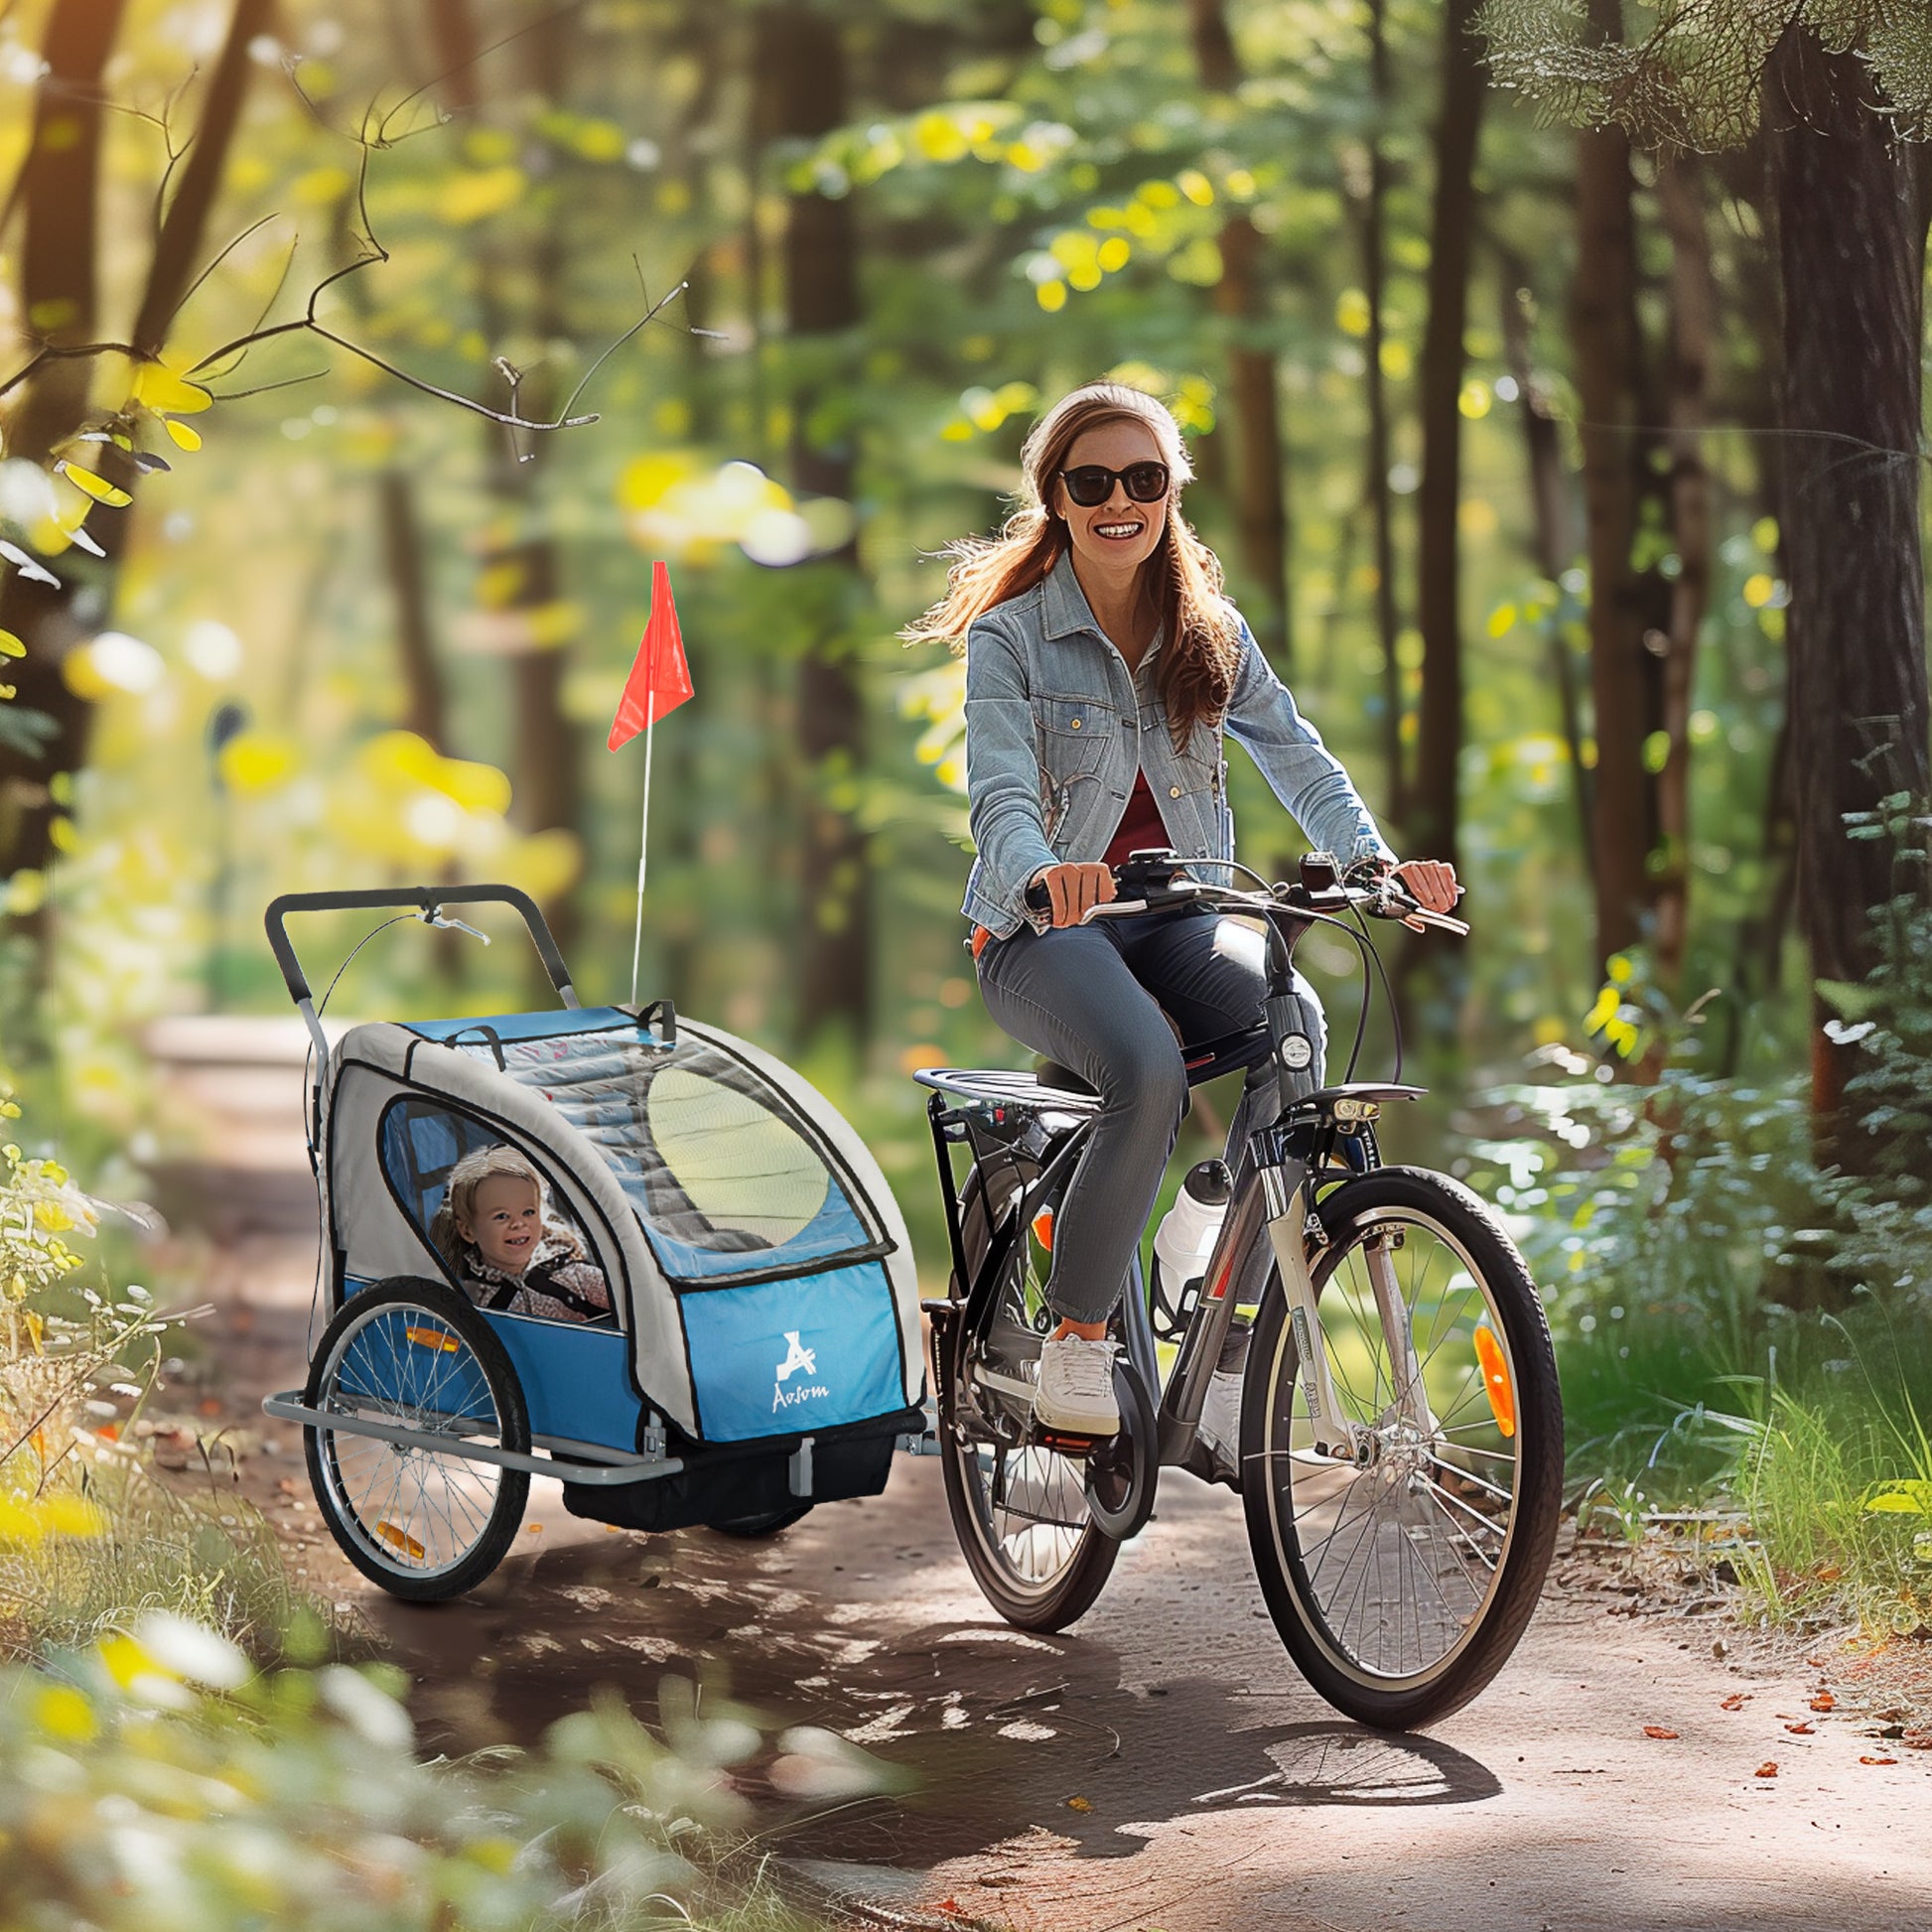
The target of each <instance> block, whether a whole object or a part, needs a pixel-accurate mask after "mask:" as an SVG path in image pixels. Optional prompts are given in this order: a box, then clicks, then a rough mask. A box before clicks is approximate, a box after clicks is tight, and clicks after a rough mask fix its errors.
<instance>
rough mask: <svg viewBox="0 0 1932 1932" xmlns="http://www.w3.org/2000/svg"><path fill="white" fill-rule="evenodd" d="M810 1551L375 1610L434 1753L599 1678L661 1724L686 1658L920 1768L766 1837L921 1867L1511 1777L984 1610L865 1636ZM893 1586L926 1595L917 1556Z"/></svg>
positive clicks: (489, 1734)
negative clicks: (670, 1677) (902, 1787)
mask: <svg viewBox="0 0 1932 1932" xmlns="http://www.w3.org/2000/svg"><path fill="white" fill-rule="evenodd" d="M839 1507H840V1506H838V1505H834V1506H833V1508H832V1510H830V1511H824V1512H820V1513H821V1514H828V1515H829V1514H835V1513H836V1511H837V1510H838V1508H839ZM797 1534H799V1533H798V1532H794V1535H797ZM833 1540H834V1541H836V1531H834V1532H833ZM808 1554H809V1553H808V1552H807V1551H806V1550H804V1549H802V1548H801V1549H800V1551H799V1552H798V1556H797V1558H796V1559H794V1556H793V1553H792V1551H791V1549H790V1547H789V1544H788V1541H787V1540H781V1541H778V1542H774V1543H772V1544H770V1545H768V1546H764V1547H761V1548H758V1549H748V1548H747V1546H746V1545H744V1544H743V1543H734V1542H731V1541H729V1540H727V1539H725V1538H722V1537H717V1536H713V1535H711V1534H710V1533H708V1532H703V1531H692V1532H685V1533H682V1534H680V1535H678V1536H675V1537H664V1538H653V1539H650V1540H649V1541H648V1542H638V1541H635V1540H633V1539H630V1538H627V1537H626V1538H616V1537H614V1538H612V1539H611V1540H610V1543H609V1545H608V1547H607V1546H606V1545H605V1544H604V1543H603V1542H601V1541H598V1542H590V1543H581V1544H575V1545H571V1546H567V1547H564V1548H558V1549H553V1550H549V1551H546V1552H544V1553H543V1554H542V1555H541V1556H539V1557H536V1558H535V1559H534V1560H532V1559H529V1558H523V1559H520V1560H516V1561H512V1562H510V1563H508V1564H506V1565H505V1566H504V1567H503V1569H502V1570H501V1571H499V1572H498V1573H497V1575H496V1576H495V1577H493V1578H492V1579H491V1580H490V1581H489V1582H488V1583H487V1584H485V1585H484V1586H483V1587H482V1588H480V1589H478V1590H476V1591H474V1592H473V1593H472V1594H471V1595H470V1596H468V1597H466V1598H463V1599H460V1600H459V1601H457V1602H454V1603H449V1604H443V1605H437V1606H433V1607H423V1606H412V1605H407V1604H402V1603H396V1602H393V1601H388V1600H383V1601H380V1602H378V1603H376V1604H374V1605H372V1606H371V1613H372V1615H373V1616H374V1617H375V1619H376V1621H377V1622H378V1624H379V1625H380V1626H381V1628H382V1629H383V1631H384V1633H385V1634H386V1635H387V1637H388V1638H389V1640H390V1642H391V1644H392V1645H393V1646H394V1654H395V1656H396V1660H397V1661H398V1662H400V1663H402V1664H403V1665H405V1667H408V1668H410V1669H411V1670H412V1671H413V1672H415V1673H416V1674H417V1676H418V1679H419V1685H420V1688H419V1691H418V1694H417V1697H416V1700H415V1702H416V1709H417V1714H418V1718H419V1721H420V1723H421V1725H422V1726H423V1732H424V1742H425V1743H426V1744H427V1745H430V1746H432V1747H435V1748H440V1749H444V1750H449V1751H452V1752H456V1751H461V1750H465V1749H469V1748H472V1747H474V1746H476V1745H480V1744H483V1743H495V1742H505V1741H509V1742H529V1741H532V1740H533V1739H534V1738H536V1737H537V1736H538V1735H540V1733H541V1732H542V1730H543V1729H544V1727H545V1726H546V1725H548V1724H550V1723H551V1722H552V1721H553V1720H554V1719H556V1718H558V1717H560V1716H562V1715H563V1714H565V1713H566V1712H569V1711H574V1710H577V1709H580V1708H582V1707H583V1705H584V1704H585V1702H586V1701H587V1700H588V1698H589V1696H590V1694H591V1693H592V1691H593V1690H595V1689H596V1688H597V1687H598V1686H600V1685H612V1686H615V1687H616V1688H617V1689H618V1690H619V1691H620V1692H621V1693H622V1694H623V1695H624V1696H625V1698H626V1699H627V1700H628V1701H629V1702H630V1703H631V1704H632V1705H633V1706H634V1707H636V1708H637V1710H638V1712H639V1715H640V1716H642V1717H644V1718H645V1719H646V1720H647V1721H648V1720H649V1719H650V1718H651V1717H652V1716H653V1715H654V1709H655V1698H656V1690H657V1686H658V1683H659V1681H660V1680H661V1679H662V1678H663V1677H664V1676H665V1675H667V1674H670V1673H675V1674H677V1675H681V1676H695V1677H696V1678H697V1679H698V1681H699V1682H700V1683H701V1684H703V1685H704V1686H705V1687H706V1695H707V1696H708V1697H720V1696H729V1697H731V1698H732V1699H734V1700H736V1701H737V1702H739V1703H741V1704H744V1705H747V1706H749V1707H751V1708H752V1709H753V1710H754V1711H755V1712H757V1713H758V1714H759V1716H760V1717H761V1718H762V1719H763V1720H764V1721H765V1722H766V1723H767V1724H769V1725H822V1726H824V1727H826V1728H828V1729H831V1730H835V1731H838V1732H840V1733H841V1734H842V1735H844V1736H846V1737H848V1738H851V1739H853V1740H854V1741H855V1742H858V1743H860V1744H862V1745H863V1746H864V1747H865V1748H866V1749H868V1750H870V1751H872V1752H874V1753H875V1754H876V1755H878V1756H879V1757H881V1758H883V1759H884V1760H886V1761H887V1762H888V1763H890V1764H893V1765H895V1766H897V1767H899V1768H901V1769H903V1770H904V1771H906V1772H908V1773H910V1774H911V1780H912V1782H911V1788H910V1789H909V1790H907V1791H905V1792H904V1793H902V1794H897V1795H894V1796H892V1797H890V1798H887V1797H873V1798H864V1799H859V1800H856V1801H851V1802H848V1803H845V1804H841V1805H837V1806H830V1807H826V1808H823V1809H821V1810H819V1811H816V1812H812V1811H804V1812H796V1813H794V1814H793V1815H791V1816H789V1817H788V1818H786V1820H785V1821H784V1822H783V1823H781V1824H780V1825H778V1826H777V1828H776V1830H775V1832H774V1833H773V1834H772V1837H773V1838H774V1839H775V1840H776V1841H777V1842H779V1843H781V1844H782V1847H783V1849H784V1851H785V1852H786V1853H787V1855H789V1856H793V1857H800V1858H811V1859H815V1860H842V1861H854V1862H859V1863H865V1864H868V1865H875V1866H882V1865H883V1866H896V1867H901V1868H902V1867H906V1866H911V1867H916V1868H926V1867H930V1866H931V1865H933V1864H936V1863H939V1862H941V1861H942V1860H946V1859H951V1858H958V1857H963V1856H966V1855H969V1854H972V1853H975V1852H978V1851H982V1850H985V1849H987V1848H989V1847H991V1846H993V1845H996V1844H998V1843H1000V1842H1002V1841H1004V1840H1007V1839H1010V1838H1012V1837H1013V1836H1014V1835H1015V1834H1016V1833H1024V1832H1027V1831H1029V1830H1033V1829H1035V1828H1041V1827H1043V1828H1045V1829H1047V1830H1049V1831H1051V1832H1052V1833H1054V1834H1055V1835H1057V1836H1058V1837H1060V1838H1062V1839H1065V1840H1070V1841H1072V1842H1073V1844H1074V1845H1076V1846H1077V1847H1078V1848H1079V1853H1080V1855H1081V1856H1084V1857H1088V1858H1124V1857H1129V1856H1131V1855H1132V1854H1134V1853H1135V1852H1137V1851H1139V1850H1140V1849H1141V1847H1142V1845H1143V1844H1144V1843H1145V1841H1146V1840H1147V1839H1148V1838H1149V1837H1150V1836H1151V1835H1152V1834H1153V1833H1154V1832H1155V1831H1156V1830H1157V1829H1158V1828H1159V1827H1161V1826H1162V1825H1165V1824H1167V1823H1169V1822H1171V1821H1176V1820H1183V1819H1191V1818H1201V1817H1206V1816H1209V1815H1212V1814H1214V1813H1216V1812H1220V1811H1225V1810H1230V1809H1234V1808H1241V1809H1247V1810H1252V1809H1256V1808H1267V1807H1303V1806H1359V1807H1364V1808H1378V1809H1379V1808H1386V1807H1390V1806H1408V1805H1446V1804H1472V1803H1479V1802H1481V1801H1482V1800H1485V1799H1488V1798H1492V1797H1494V1796H1495V1795H1496V1794H1497V1793H1498V1791H1499V1790H1500V1789H1501V1786H1500V1784H1499V1782H1498V1780H1497V1779H1496V1778H1495V1777H1494V1776H1493V1775H1492V1773H1491V1772H1490V1771H1489V1770H1488V1768H1487V1767H1486V1766H1484V1765H1483V1764H1481V1763H1479V1762H1478V1761H1477V1760H1475V1759H1474V1758H1472V1757H1469V1756H1467V1755H1466V1754H1465V1753H1463V1752H1460V1751H1457V1750H1454V1749H1453V1748H1451V1747H1450V1746H1449V1745H1448V1744H1445V1743H1443V1742H1441V1741H1440V1740H1439V1739H1436V1738H1431V1737H1420V1736H1396V1735H1388V1734H1382V1733H1377V1732H1373V1731H1365V1730H1361V1729H1359V1728H1357V1727H1356V1726H1355V1725H1350V1724H1346V1723H1344V1722H1342V1721H1340V1720H1335V1719H1328V1720H1315V1721H1312V1722H1311V1721H1309V1720H1307V1719H1305V1718H1300V1717H1293V1718H1292V1717H1290V1716H1289V1715H1288V1714H1289V1712H1290V1711H1293V1710H1295V1709H1296V1708H1297V1707H1300V1708H1301V1709H1302V1710H1306V1709H1307V1708H1308V1706H1309V1705H1310V1703H1311V1701H1312V1700H1311V1694H1310V1693H1308V1692H1307V1691H1305V1690H1290V1691H1284V1692H1283V1693H1280V1694H1264V1695H1254V1694H1251V1693H1250V1692H1248V1691H1247V1690H1246V1689H1245V1688H1244V1687H1242V1686H1240V1685H1238V1684H1234V1683H1228V1682H1221V1681H1217V1680H1215V1679H1212V1678H1208V1677H1202V1676H1198V1675H1193V1676H1188V1677H1184V1678H1180V1679H1177V1680H1176V1681H1173V1682H1172V1683H1165V1684H1162V1683H1157V1684H1153V1685H1150V1686H1147V1687H1146V1688H1145V1689H1136V1690H1129V1689H1125V1688H1123V1687H1122V1683H1121V1676H1122V1670H1121V1659H1120V1657H1119V1655H1118V1654H1117V1653H1116V1652H1115V1651H1114V1650H1113V1649H1112V1648H1111V1647H1110V1646H1108V1645H1106V1644H1102V1643H1098V1642H1095V1641H1094V1640H1093V1639H1091V1638H1080V1639H1077V1640H1076V1639H1073V1638H1065V1637H1040V1636H1034V1635H1031V1634H1029V1633H1028V1632H1025V1631H1020V1630H1014V1629H1010V1628H1008V1627H1007V1626H1006V1625H1005V1624H1002V1623H997V1622H991V1621H976V1622H970V1623H954V1622H946V1623H925V1624H911V1625H899V1626H898V1627H897V1628H893V1629H891V1630H890V1631H888V1632H886V1633H885V1634H872V1633H873V1632H875V1631H879V1630H880V1629H881V1620H880V1619H879V1617H878V1615H877V1613H876V1610H877V1606H875V1605H873V1604H870V1603H865V1604H840V1603H838V1602H836V1601H828V1600H827V1598H826V1597H824V1596H823V1595H821V1594H820V1593H819V1592H818V1591H817V1590H815V1589H811V1588H808V1587H796V1586H795V1585H794V1584H793V1582H792V1579H793V1578H794V1576H797V1575H799V1573H801V1572H803V1571H805V1570H807V1569H816V1568H818V1566H817V1565H814V1564H809V1563H807V1562H806V1561H804V1560H803V1559H804V1558H805V1557H806V1556H807V1555H808ZM909 1554H910V1555H911V1556H912V1557H913V1558H915V1559H916V1558H920V1557H922V1556H923V1554H924V1553H923V1552H919V1551H913V1552H910V1553H909ZM897 1582H898V1583H899V1585H900V1587H901V1588H902V1590H903V1595H904V1598H905V1599H909V1600H917V1594H918V1587H919V1583H918V1573H917V1570H916V1569H912V1570H910V1571H909V1574H908V1573H907V1572H901V1573H899V1575H898V1578H897Z"/></svg>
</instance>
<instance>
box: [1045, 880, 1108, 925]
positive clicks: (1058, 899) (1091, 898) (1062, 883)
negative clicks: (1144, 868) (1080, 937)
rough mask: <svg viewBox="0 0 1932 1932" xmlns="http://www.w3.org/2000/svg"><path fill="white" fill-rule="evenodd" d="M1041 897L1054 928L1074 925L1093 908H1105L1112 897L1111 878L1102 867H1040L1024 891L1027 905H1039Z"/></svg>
mask: <svg viewBox="0 0 1932 1932" xmlns="http://www.w3.org/2000/svg"><path fill="white" fill-rule="evenodd" d="M1042 895H1044V897H1045V900H1046V904H1049V905H1050V906H1051V908H1052V913H1053V923H1054V924H1055V925H1078V924H1079V923H1080V921H1081V920H1082V919H1084V918H1085V917H1086V916H1087V914H1088V913H1089V912H1091V911H1092V910H1093V908H1094V907H1095V906H1096V905H1105V904H1106V903H1107V902H1108V901H1109V900H1110V899H1111V898H1112V897H1114V875H1113V872H1112V870H1111V869H1110V868H1109V867H1107V866H1102V865H1091V866H1044V867H1042V868H1041V869H1040V870H1039V871H1038V872H1036V873H1035V874H1034V877H1033V880H1032V883H1031V884H1030V885H1029V886H1028V888H1027V898H1028V901H1029V903H1031V904H1035V905H1039V904H1040V900H1041V896H1042ZM1040 909H1041V910H1044V909H1046V908H1045V905H1041V907H1040Z"/></svg>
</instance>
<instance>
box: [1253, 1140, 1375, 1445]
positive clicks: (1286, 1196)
mask: <svg viewBox="0 0 1932 1932" xmlns="http://www.w3.org/2000/svg"><path fill="white" fill-rule="evenodd" d="M1306 1173H1307V1170H1306V1169H1305V1168H1304V1167H1303V1166H1302V1164H1301V1163H1300V1162H1290V1163H1288V1164H1287V1165H1286V1166H1284V1167H1279V1168H1263V1169H1262V1170H1261V1185H1262V1194H1263V1198H1264V1200H1265V1202H1266V1204H1267V1210H1268V1239H1269V1242H1270V1244H1271V1245H1272V1246H1273V1248H1274V1250H1275V1267H1276V1269H1277V1271H1278V1272H1279V1274H1280V1276H1281V1281H1282V1293H1283V1294H1284V1295H1285V1296H1286V1297H1287V1298H1288V1321H1289V1328H1290V1331H1291V1332H1292V1333H1293V1335H1294V1337H1295V1352H1296V1373H1297V1374H1298V1375H1299V1376H1300V1378H1301V1382H1302V1399H1303V1401H1305V1402H1306V1403H1307V1404H1308V1405H1309V1419H1310V1421H1311V1424H1312V1425H1313V1428H1314V1448H1315V1452H1316V1454H1318V1455H1333V1456H1337V1457H1339V1458H1341V1459H1343V1460H1347V1461H1351V1462H1352V1461H1353V1460H1355V1453H1356V1435H1357V1429H1356V1425H1355V1424H1353V1423H1352V1422H1350V1421H1349V1420H1348V1418H1347V1417H1346V1416H1345V1415H1344V1414H1343V1413H1342V1407H1341V1403H1340V1401H1339V1400H1338V1399H1337V1397H1336V1395H1335V1384H1334V1378H1333V1377H1332V1376H1331V1375H1330V1373H1329V1370H1328V1346H1327V1342H1326V1339H1325V1338H1324V1337H1323V1335H1322V1333H1321V1317H1320V1314H1319V1312H1318V1311H1317V1310H1316V1307H1315V1294H1314V1278H1313V1276H1311V1274H1310V1273H1309V1256H1308V1213H1309V1209H1308V1195H1307V1193H1306V1191H1305V1190H1304V1188H1303V1186H1302V1181H1303V1179H1304V1177H1305V1175H1306Z"/></svg>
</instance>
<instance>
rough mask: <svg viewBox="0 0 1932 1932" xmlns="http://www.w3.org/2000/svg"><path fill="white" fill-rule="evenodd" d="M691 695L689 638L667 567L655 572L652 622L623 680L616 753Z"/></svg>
mask: <svg viewBox="0 0 1932 1932" xmlns="http://www.w3.org/2000/svg"><path fill="white" fill-rule="evenodd" d="M690 696H691V666H690V665H689V664H687V663H686V662H685V660H684V635H683V633H682V632H681V631H680V630H679V629H678V626H677V606H676V605H675V604H674V603H673V602H672V601H671V572H670V567H669V565H667V564H661V563H654V564H652V565H651V567H650V621H648V622H647V623H646V624H645V625H644V635H643V640H642V642H640V643H639V644H638V646H637V655H636V658H635V660H634V661H633V662H632V664H631V666H630V675H629V676H628V677H627V678H625V679H624V684H623V696H622V697H621V698H620V699H619V700H618V715H617V716H616V717H615V718H614V719H613V720H612V721H611V740H610V744H611V750H612V751H614V752H615V751H616V750H617V749H618V747H619V746H620V745H621V744H623V743H624V742H625V741H626V740H628V739H632V738H635V737H636V736H637V734H638V733H639V732H640V731H642V730H644V728H645V727H646V726H649V725H654V724H656V722H657V721H658V719H660V718H662V717H664V716H665V715H666V714H667V713H669V712H673V711H675V710H676V709H677V708H678V706H679V705H681V704H682V703H683V702H684V701H685V699H686V698H688V697H690Z"/></svg>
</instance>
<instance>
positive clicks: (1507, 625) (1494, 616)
mask: <svg viewBox="0 0 1932 1932" xmlns="http://www.w3.org/2000/svg"><path fill="white" fill-rule="evenodd" d="M1484 627H1485V628H1486V629H1487V630H1488V632H1489V634H1490V636H1492V637H1507V636H1508V635H1509V633H1510V632H1511V631H1512V630H1514V629H1515V628H1516V607H1515V605H1513V604H1499V605H1497V606H1496V608H1495V609H1494V610H1493V611H1491V612H1490V613H1489V621H1488V623H1487V625H1485V626H1484Z"/></svg>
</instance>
